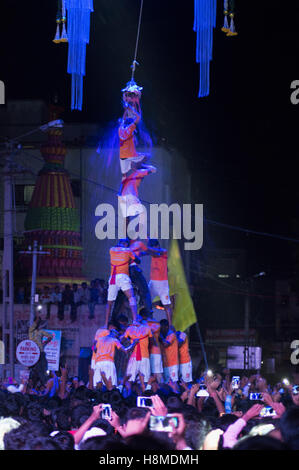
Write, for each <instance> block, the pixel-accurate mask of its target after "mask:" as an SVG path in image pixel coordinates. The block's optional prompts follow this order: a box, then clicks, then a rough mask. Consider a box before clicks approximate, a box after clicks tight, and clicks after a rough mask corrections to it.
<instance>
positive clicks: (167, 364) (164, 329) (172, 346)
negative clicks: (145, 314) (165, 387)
mask: <svg viewBox="0 0 299 470" xmlns="http://www.w3.org/2000/svg"><path fill="white" fill-rule="evenodd" d="M160 325H161V329H160V337H159V340H160V344H161V351H162V358H163V367H164V380H165V382H168V381H169V380H172V382H178V380H179V351H178V340H177V337H176V334H175V332H174V331H173V330H172V329H171V328H170V327H169V323H168V321H167V320H166V319H163V320H161V321H160Z"/></svg>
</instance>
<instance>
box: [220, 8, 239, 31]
mask: <svg viewBox="0 0 299 470" xmlns="http://www.w3.org/2000/svg"><path fill="white" fill-rule="evenodd" d="M223 14H224V24H223V27H222V28H221V30H222V31H223V32H224V33H226V36H237V35H238V33H237V31H236V27H235V21H234V17H235V0H224V7H223ZM228 18H229V19H230V23H229V22H228Z"/></svg>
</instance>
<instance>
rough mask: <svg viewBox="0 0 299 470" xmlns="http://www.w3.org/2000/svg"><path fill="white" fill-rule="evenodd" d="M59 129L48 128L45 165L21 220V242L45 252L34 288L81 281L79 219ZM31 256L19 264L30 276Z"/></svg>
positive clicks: (44, 150)
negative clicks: (23, 235) (22, 230)
mask: <svg viewBox="0 0 299 470" xmlns="http://www.w3.org/2000/svg"><path fill="white" fill-rule="evenodd" d="M62 133H63V131H62V128H61V127H55V128H50V129H49V131H48V141H47V143H46V144H44V145H43V146H42V147H41V153H42V155H43V157H44V160H45V164H44V166H43V168H42V169H41V170H40V172H39V174H38V177H37V181H36V186H35V189H34V192H33V195H32V199H31V202H30V204H29V208H28V212H27V215H26V219H25V245H26V247H28V246H29V245H31V246H33V242H34V240H37V242H38V244H39V245H42V247H43V250H44V251H48V252H49V253H50V254H49V255H42V256H39V257H38V275H37V287H42V286H44V285H48V286H55V285H64V284H72V283H81V282H83V281H84V280H85V279H84V276H82V263H83V258H82V244H81V237H80V218H79V213H78V211H77V209H76V206H75V200H74V195H73V192H72V188H71V184H70V178H69V174H68V172H67V170H66V169H65V168H64V159H65V155H66V152H67V149H66V146H65V145H64V143H63V142H62ZM31 258H32V257H31V256H25V255H23V258H22V263H23V266H24V267H25V268H26V272H27V273H28V278H30V271H31V265H32V259H31Z"/></svg>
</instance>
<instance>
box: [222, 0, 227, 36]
mask: <svg viewBox="0 0 299 470" xmlns="http://www.w3.org/2000/svg"><path fill="white" fill-rule="evenodd" d="M223 14H224V22H223V26H222V28H221V31H223V32H224V33H228V32H229V24H228V15H229V13H228V0H224V5H223Z"/></svg>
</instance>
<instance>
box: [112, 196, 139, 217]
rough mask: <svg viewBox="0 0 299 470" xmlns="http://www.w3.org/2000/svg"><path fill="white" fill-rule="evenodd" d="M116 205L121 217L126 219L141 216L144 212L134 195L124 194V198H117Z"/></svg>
mask: <svg viewBox="0 0 299 470" xmlns="http://www.w3.org/2000/svg"><path fill="white" fill-rule="evenodd" d="M118 205H119V208H120V211H121V215H122V216H123V217H124V218H126V217H133V216H134V215H138V214H142V213H143V212H145V208H144V206H143V205H142V204H141V202H140V200H139V199H138V197H137V196H135V195H134V194H126V195H125V196H118Z"/></svg>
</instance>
